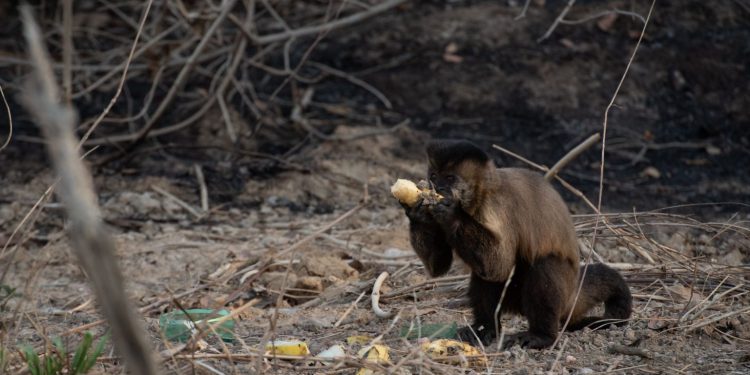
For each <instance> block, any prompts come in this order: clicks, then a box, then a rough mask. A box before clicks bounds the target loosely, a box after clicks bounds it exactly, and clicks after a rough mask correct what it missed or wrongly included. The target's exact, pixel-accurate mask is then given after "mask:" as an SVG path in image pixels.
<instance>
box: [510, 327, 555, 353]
mask: <svg viewBox="0 0 750 375" xmlns="http://www.w3.org/2000/svg"><path fill="white" fill-rule="evenodd" d="M554 342H555V337H554V336H553V337H550V336H541V335H536V334H533V333H531V332H528V331H527V332H520V333H516V334H512V335H508V336H505V340H504V341H503V349H510V348H511V347H512V346H513V345H516V344H518V345H520V346H521V347H522V348H529V349H544V348H549V347H550V346H552V344H553V343H554Z"/></svg>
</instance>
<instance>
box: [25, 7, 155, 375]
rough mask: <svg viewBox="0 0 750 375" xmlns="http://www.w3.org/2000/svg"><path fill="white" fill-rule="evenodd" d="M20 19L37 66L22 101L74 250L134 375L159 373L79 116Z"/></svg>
mask: <svg viewBox="0 0 750 375" xmlns="http://www.w3.org/2000/svg"><path fill="white" fill-rule="evenodd" d="M21 16H22V18H23V23H24V32H25V36H26V40H27V43H28V46H29V53H30V59H31V61H32V62H33V66H34V67H35V71H34V73H35V74H34V75H33V76H32V81H31V82H29V83H30V84H29V86H28V87H29V88H28V89H27V90H26V92H25V93H24V95H23V96H22V98H21V99H22V102H23V104H24V105H25V106H26V107H27V108H28V110H29V112H30V113H32V114H33V115H34V117H35V120H36V122H37V123H38V125H39V126H40V127H41V128H42V131H43V133H44V135H45V137H46V138H47V140H48V144H47V148H48V151H49V154H50V159H51V160H52V162H53V165H54V167H55V170H56V171H57V174H58V175H59V177H60V189H59V190H58V194H59V196H60V199H61V200H62V201H63V202H64V203H65V207H66V210H67V212H68V216H69V218H70V220H71V223H72V226H71V238H72V241H73V250H74V252H75V253H76V256H77V257H78V260H79V261H80V262H81V264H82V265H83V267H84V269H85V270H86V272H87V274H88V275H89V277H90V279H91V283H92V284H93V289H94V292H95V294H96V296H97V299H98V300H99V302H100V305H101V309H102V312H103V314H104V316H105V317H106V318H107V320H108V321H109V324H110V327H111V328H112V331H113V337H114V342H115V347H116V348H117V350H118V351H119V352H120V355H122V357H123V360H124V362H125V365H126V367H127V368H128V369H129V370H130V371H131V372H132V373H135V374H146V375H151V374H156V373H157V370H156V366H155V365H154V361H153V358H152V357H151V353H152V351H151V349H150V347H149V345H148V343H147V342H146V340H145V337H146V335H145V333H144V330H143V327H142V326H141V325H140V323H139V321H138V318H137V315H136V314H135V311H134V309H133V308H132V306H131V305H130V302H129V300H128V298H127V295H126V294H125V290H124V286H123V285H124V283H123V277H122V274H121V272H120V269H119V267H118V265H117V261H116V259H115V250H116V249H115V245H114V241H113V239H112V238H111V236H110V235H109V233H108V232H107V231H106V229H105V227H104V223H103V222H102V219H101V213H100V211H99V206H98V204H97V202H96V195H95V193H94V188H93V181H92V178H91V175H90V174H89V172H88V171H87V170H86V167H85V166H84V165H83V163H82V162H81V161H80V155H79V153H78V151H77V142H76V139H75V136H74V131H73V129H74V125H75V123H76V121H77V120H76V115H75V113H74V111H73V110H72V109H71V108H69V107H65V106H63V105H61V104H60V97H59V89H58V87H57V85H56V83H55V78H54V75H53V73H52V66H51V64H50V59H49V56H48V54H47V51H46V49H45V47H44V45H43V42H42V36H41V31H40V30H39V27H38V26H37V24H36V22H35V21H34V19H33V16H32V13H31V8H30V7H29V6H28V5H25V6H22V7H21Z"/></svg>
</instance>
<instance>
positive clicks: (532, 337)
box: [503, 256, 575, 349]
mask: <svg viewBox="0 0 750 375" xmlns="http://www.w3.org/2000/svg"><path fill="white" fill-rule="evenodd" d="M574 280H575V270H574V269H573V268H572V267H571V266H570V265H569V264H568V263H567V262H566V261H564V260H562V259H559V258H557V257H554V256H548V257H543V258H540V259H538V260H537V261H536V262H535V263H534V264H533V265H531V266H529V268H528V271H527V272H525V275H524V280H523V292H522V293H523V301H522V304H521V314H522V315H524V316H525V317H526V319H527V320H528V321H529V330H528V331H526V332H520V333H516V334H513V335H509V336H508V337H507V338H506V340H505V342H504V343H503V347H504V348H509V347H511V346H513V345H515V344H519V345H520V346H521V347H524V348H531V349H544V348H548V347H550V346H551V345H552V344H553V343H554V342H555V339H556V338H557V334H558V330H559V329H560V320H559V319H560V314H561V312H562V311H563V310H564V309H565V302H566V298H567V295H568V289H570V287H571V286H572V285H573V283H574Z"/></svg>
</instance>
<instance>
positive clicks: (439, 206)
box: [429, 197, 461, 228]
mask: <svg viewBox="0 0 750 375" xmlns="http://www.w3.org/2000/svg"><path fill="white" fill-rule="evenodd" d="M429 207H430V212H431V213H432V217H433V218H434V219H435V221H436V222H437V223H438V224H440V225H441V226H442V227H444V228H449V227H452V226H453V225H454V224H455V223H458V222H459V220H458V215H459V213H460V211H459V210H460V209H461V207H460V206H459V204H458V201H457V200H455V199H453V198H448V197H446V198H443V199H442V200H440V201H439V202H437V203H435V204H432V205H430V206H429Z"/></svg>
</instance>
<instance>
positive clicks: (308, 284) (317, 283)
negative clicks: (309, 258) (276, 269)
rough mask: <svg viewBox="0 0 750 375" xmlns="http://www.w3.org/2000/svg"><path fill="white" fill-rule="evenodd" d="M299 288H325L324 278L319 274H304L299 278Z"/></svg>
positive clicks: (316, 289)
mask: <svg viewBox="0 0 750 375" xmlns="http://www.w3.org/2000/svg"><path fill="white" fill-rule="evenodd" d="M297 288H300V289H305V290H315V291H318V292H320V291H322V290H323V280H322V279H321V278H320V277H317V276H303V277H301V278H300V279H299V280H297Z"/></svg>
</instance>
